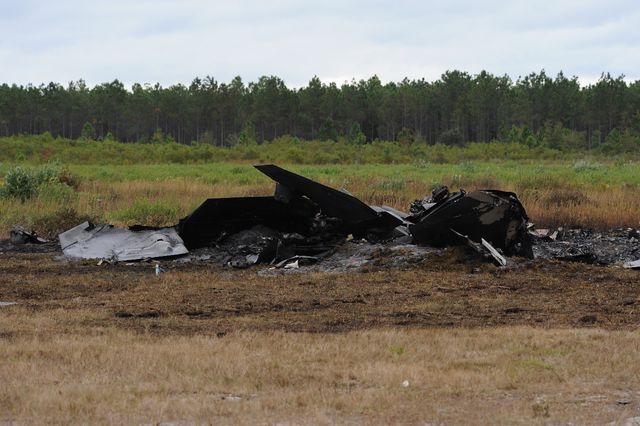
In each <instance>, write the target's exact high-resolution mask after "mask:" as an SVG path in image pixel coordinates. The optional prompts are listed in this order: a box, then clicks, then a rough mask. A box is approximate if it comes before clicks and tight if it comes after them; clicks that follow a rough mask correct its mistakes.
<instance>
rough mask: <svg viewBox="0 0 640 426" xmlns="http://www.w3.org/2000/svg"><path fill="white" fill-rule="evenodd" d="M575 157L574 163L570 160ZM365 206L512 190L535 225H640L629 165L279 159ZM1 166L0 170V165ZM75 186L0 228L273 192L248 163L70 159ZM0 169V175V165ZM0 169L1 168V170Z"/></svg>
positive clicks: (46, 194) (171, 211) (6, 204)
mask: <svg viewBox="0 0 640 426" xmlns="http://www.w3.org/2000/svg"><path fill="white" fill-rule="evenodd" d="M576 164H577V165H576ZM286 167H287V168H289V169H291V170H293V171H295V172H298V173H301V174H303V175H305V176H308V177H310V178H311V179H314V180H317V181H319V182H323V183H325V184H327V185H330V186H332V187H335V188H346V189H348V190H349V191H350V192H351V193H353V194H354V195H355V196H357V197H359V198H361V199H362V200H364V201H365V202H368V203H371V204H377V205H381V204H386V205H390V206H392V207H395V208H398V209H401V210H405V211H406V210H407V209H408V206H409V204H410V203H411V202H412V201H413V200H415V199H417V198H422V197H424V196H426V195H427V194H429V193H430V191H431V189H432V188H433V187H435V186H437V185H441V184H444V185H448V186H449V187H450V188H451V189H453V190H457V189H458V188H460V187H462V188H465V189H466V190H473V189H477V188H499V189H504V190H511V191H514V192H516V193H517V194H518V195H519V196H520V198H521V200H522V202H523V204H524V205H525V207H526V209H527V211H528V213H529V216H530V217H531V220H532V221H534V222H536V223H537V224H538V225H541V226H579V227H593V228H613V227H638V226H640V223H639V221H640V216H639V215H638V213H637V212H638V211H640V198H639V197H638V196H637V193H638V189H639V188H640V172H638V167H637V164H636V163H632V162H625V163H619V164H613V163H597V164H595V165H594V164H590V165H589V167H584V165H583V164H582V163H574V162H565V163H543V164H536V163H533V162H515V161H502V162H495V163H494V162H463V163H459V164H454V165H444V164H426V165H420V166H417V165H357V166H341V165H315V166H311V165H286ZM4 170H5V171H6V168H4ZM69 170H70V173H71V174H72V175H73V176H75V177H76V179H77V180H78V182H76V185H77V189H78V190H77V191H56V190H53V189H54V188H51V189H46V187H45V190H44V191H40V192H39V194H38V196H36V197H34V198H32V199H29V200H25V201H24V202H22V201H20V200H19V199H0V212H2V214H1V215H0V233H1V234H5V235H6V232H8V229H9V228H10V226H11V225H13V224H23V225H26V226H31V227H34V228H36V230H38V231H39V232H41V233H48V234H55V233H57V232H59V231H61V230H63V227H69V226H71V225H73V224H74V223H73V222H74V221H78V220H80V219H82V218H91V219H93V220H97V221H106V222H110V223H114V224H116V225H123V226H124V225H132V224H136V223H141V224H146V225H155V226H163V225H172V224H175V223H177V221H178V220H179V219H180V218H182V217H184V216H186V215H187V214H189V213H190V212H191V211H192V210H193V209H195V208H196V207H197V206H198V205H199V204H200V203H202V202H203V201H204V200H205V199H207V198H211V197H229V196H255V195H269V194H272V193H273V190H274V183H273V181H272V180H271V179H269V178H268V177H266V176H264V175H262V174H261V173H260V172H258V171H257V170H255V169H254V168H252V167H250V166H249V165H238V164H231V163H217V164H201V165H178V164H167V165H134V166H122V165H121V166H115V165H106V166H89V165H71V166H69ZM0 173H1V172H0ZM0 176H1V174H0Z"/></svg>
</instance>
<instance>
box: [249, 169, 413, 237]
mask: <svg viewBox="0 0 640 426" xmlns="http://www.w3.org/2000/svg"><path fill="white" fill-rule="evenodd" d="M254 167H255V168H256V169H258V170H259V171H261V172H262V173H264V174H265V175H267V176H269V177H270V178H271V179H273V180H274V181H276V182H277V183H278V184H279V185H278V187H277V188H276V197H283V196H284V197H286V198H295V197H296V196H297V197H299V196H301V195H304V196H305V197H307V198H308V199H310V200H311V201H313V202H314V203H315V204H317V205H318V207H319V208H320V210H321V212H322V214H323V215H325V216H328V217H334V218H338V219H340V220H341V221H342V224H343V230H344V232H346V233H350V234H362V235H364V234H366V233H372V234H384V233H389V232H390V231H391V230H393V228H395V227H396V226H399V225H402V223H403V221H402V219H400V218H399V217H397V216H396V215H394V214H392V213H390V212H388V211H385V210H384V209H380V210H378V211H376V210H374V209H373V208H371V207H370V206H368V205H367V204H365V203H363V202H362V201H360V200H359V199H357V198H356V197H354V196H353V195H351V194H348V193H347V192H346V191H339V190H337V189H334V188H331V187H329V186H326V185H323V184H321V183H318V182H315V181H313V180H311V179H308V178H306V177H304V176H300V175H297V174H295V173H292V172H290V171H288V170H285V169H283V168H281V167H278V166H276V165H273V164H265V165H256V166H254Z"/></svg>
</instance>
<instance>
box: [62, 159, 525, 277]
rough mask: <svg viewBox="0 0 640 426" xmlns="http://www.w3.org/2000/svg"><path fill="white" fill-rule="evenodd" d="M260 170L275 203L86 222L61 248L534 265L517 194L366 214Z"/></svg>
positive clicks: (438, 194)
mask: <svg viewBox="0 0 640 426" xmlns="http://www.w3.org/2000/svg"><path fill="white" fill-rule="evenodd" d="M255 168H256V169H258V170H259V171H260V172H262V173H264V174H265V175H267V176H269V177H270V178H271V179H273V180H274V181H275V182H276V189H275V193H274V195H273V196H265V197H238V198H211V199H208V200H206V201H205V202H204V203H203V204H202V205H201V206H200V207H198V208H197V209H196V210H195V211H193V212H192V213H191V214H190V215H189V216H187V217H185V218H183V219H182V220H180V222H179V223H178V224H177V225H176V226H175V227H171V228H162V229H157V228H147V227H134V228H130V229H129V230H126V229H118V228H114V227H112V226H110V225H99V226H95V225H92V224H90V223H83V224H81V225H78V226H77V227H75V228H72V229H70V230H68V231H66V232H64V233H62V234H60V235H59V240H60V245H61V247H62V249H63V252H64V254H65V255H67V256H69V257H76V258H85V259H92V258H101V259H110V260H114V261H125V260H126V261H128V260H142V259H147V258H162V257H169V256H178V255H185V254H187V253H189V252H197V253H198V256H200V258H201V259H202V258H204V259H210V260H211V261H215V262H220V263H221V264H225V265H230V266H235V267H247V266H250V265H252V264H255V263H271V264H274V265H276V264H277V265H279V266H285V267H286V266H287V265H289V266H291V265H296V267H297V266H298V265H299V264H304V263H305V262H307V263H312V262H315V261H318V260H320V259H323V258H325V257H327V256H328V255H330V254H331V253H332V252H333V251H334V250H335V249H336V247H338V246H341V245H343V243H345V242H346V241H348V240H353V241H366V242H369V243H388V242H396V243H402V244H416V245H420V246H425V245H426V246H433V247H444V246H450V245H468V246H469V247H472V248H473V249H475V250H476V251H478V252H479V253H482V254H484V255H486V256H487V257H491V258H493V259H494V260H495V261H496V262H497V263H499V264H501V265H504V264H505V263H506V260H505V258H504V256H503V254H504V255H506V256H513V255H516V256H521V257H526V258H532V257H533V252H532V246H531V241H530V237H529V234H528V232H527V224H528V217H527V215H526V212H525V209H524V207H523V206H522V204H521V203H520V201H519V200H518V198H517V196H516V195H515V194H514V193H511V192H503V191H496V190H479V191H474V192H469V193H466V192H465V191H463V190H460V192H454V193H451V192H449V191H448V189H447V188H446V187H439V188H436V189H435V190H434V191H433V193H432V195H431V196H430V197H428V198H425V199H423V200H417V201H415V202H414V203H413V204H412V205H411V209H410V213H404V212H401V211H398V210H395V209H393V208H391V207H387V206H369V205H367V204H365V203H363V202H362V201H361V200H359V199H358V198H356V197H354V196H352V195H351V194H349V193H348V192H347V191H345V190H337V189H334V188H330V187H328V186H326V185H323V184H320V183H318V182H314V181H313V180H311V179H308V178H306V177H303V176H300V175H297V174H295V173H292V172H290V171H287V170H285V169H282V168H280V167H278V166H275V165H257V166H255Z"/></svg>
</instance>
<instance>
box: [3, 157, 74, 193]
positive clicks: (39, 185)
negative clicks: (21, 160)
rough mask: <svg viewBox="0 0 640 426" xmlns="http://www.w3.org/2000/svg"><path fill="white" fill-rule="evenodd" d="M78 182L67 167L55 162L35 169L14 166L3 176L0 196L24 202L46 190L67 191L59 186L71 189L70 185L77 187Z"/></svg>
mask: <svg viewBox="0 0 640 426" xmlns="http://www.w3.org/2000/svg"><path fill="white" fill-rule="evenodd" d="M78 184H79V181H78V179H77V178H76V177H75V176H73V175H72V174H71V173H70V172H69V171H68V170H67V169H65V168H62V167H60V166H58V165H55V164H49V165H45V166H40V167H38V168H35V169H33V168H25V167H20V166H15V167H13V168H11V169H9V171H7V174H6V175H5V177H4V186H3V187H2V188H0V197H3V198H19V199H20V200H21V201H23V202H24V201H25V200H28V199H29V198H32V197H34V196H35V195H39V194H42V193H44V192H46V191H47V190H52V191H58V192H60V191H67V189H64V188H62V189H60V188H59V187H60V186H64V187H67V188H69V189H71V190H73V189H72V188H71V187H72V186H74V187H77V185H78ZM74 189H75V188H74Z"/></svg>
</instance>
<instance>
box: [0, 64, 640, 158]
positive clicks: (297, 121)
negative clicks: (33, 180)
mask: <svg viewBox="0 0 640 426" xmlns="http://www.w3.org/2000/svg"><path fill="white" fill-rule="evenodd" d="M44 132H49V133H50V134H51V135H53V136H54V137H63V138H68V139H76V138H86V139H97V140H102V139H114V140H119V141H124V142H152V141H154V140H167V139H168V140H173V141H175V142H177V143H182V144H190V143H192V142H194V141H197V142H200V143H207V144H212V145H216V146H228V145H233V144H236V143H238V142H243V141H254V140H255V141H256V142H258V143H260V142H263V141H265V140H273V139H275V138H278V137H280V136H282V135H291V136H294V137H298V138H302V139H319V140H329V139H331V140H337V139H341V140H345V141H347V142H351V143H367V142H370V141H373V140H376V139H380V140H399V141H404V140H409V141H411V142H413V141H423V142H425V143H428V144H435V143H442V144H446V145H460V144H464V143H465V142H468V141H478V142H484V141H491V140H495V139H501V140H504V139H511V141H514V140H515V141H518V142H523V143H530V142H531V141H532V140H535V141H538V140H540V139H541V138H540V136H539V135H540V133H541V132H546V133H547V134H551V133H555V134H560V135H561V136H562V137H556V138H555V139H554V138H549V137H547V144H548V145H553V144H554V143H556V144H559V145H567V146H556V147H554V148H564V147H567V148H576V149H580V148H587V149H590V148H595V147H598V146H601V145H602V144H605V143H607V141H609V142H610V141H611V139H612V138H613V139H615V141H617V142H619V143H622V142H620V140H623V139H624V140H627V142H626V143H627V144H629V143H630V144H631V146H632V148H634V149H636V148H637V149H640V137H639V135H640V81H635V82H633V83H627V82H626V81H625V80H624V78H623V76H619V77H616V78H614V77H612V76H611V75H610V74H603V75H602V76H601V78H600V79H599V80H598V81H597V82H596V83H594V84H591V85H588V86H584V87H582V86H581V85H580V84H579V82H578V79H577V77H573V78H567V77H566V76H564V75H563V74H562V73H559V74H558V75H557V76H556V77H555V78H552V77H550V76H548V75H547V74H546V73H545V72H544V71H541V72H539V73H532V74H530V75H528V76H526V77H523V78H519V79H518V80H517V81H515V82H514V81H513V80H511V79H510V78H509V77H508V76H495V75H492V74H490V73H487V72H481V73H480V74H477V75H470V74H468V73H466V72H461V71H448V72H446V73H445V74H443V75H442V76H441V78H440V79H438V80H436V81H433V82H429V81H426V80H424V79H421V80H409V79H405V80H403V81H401V82H399V83H394V82H390V83H386V84H383V83H382V82H381V81H380V79H379V78H378V77H376V76H374V77H371V78H369V79H368V80H360V81H355V80H352V81H351V82H346V83H344V84H342V85H340V86H338V85H336V84H334V83H331V84H324V83H323V82H321V81H320V79H318V78H317V77H314V78H313V79H311V81H310V82H309V83H308V85H307V86H306V87H302V88H298V89H291V88H288V87H287V86H286V85H285V83H284V82H283V81H282V80H281V79H280V78H278V77H273V76H271V77H262V78H260V79H259V80H258V81H257V82H251V83H248V84H245V83H244V82H243V81H242V80H241V79H240V78H239V77H236V78H234V79H233V80H232V81H231V82H230V83H220V82H218V81H216V80H215V79H214V78H212V77H206V78H203V79H201V78H196V79H194V80H193V82H192V83H191V84H190V85H189V86H185V85H182V84H177V85H173V86H170V87H162V86H160V85H159V84H155V85H149V84H145V85H141V84H134V85H133V86H132V87H131V88H130V89H128V88H126V87H125V86H124V85H123V84H122V83H121V82H120V81H118V80H114V81H113V82H110V83H104V84H99V85H96V86H94V87H88V86H87V85H86V84H85V83H84V82H83V81H82V80H81V81H77V82H71V83H69V84H68V85H67V86H66V87H65V86H63V85H60V84H57V83H49V84H48V85H44V84H43V85H40V86H35V85H27V86H18V85H8V84H3V85H1V86H0V136H11V135H17V134H40V133H44ZM531 135H534V136H535V137H531ZM616 138H617V139H616ZM625 138H626V139H625ZM554 140H556V142H553V141H554ZM629 140H630V141H631V142H628V141H629ZM549 141H551V142H549Z"/></svg>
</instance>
